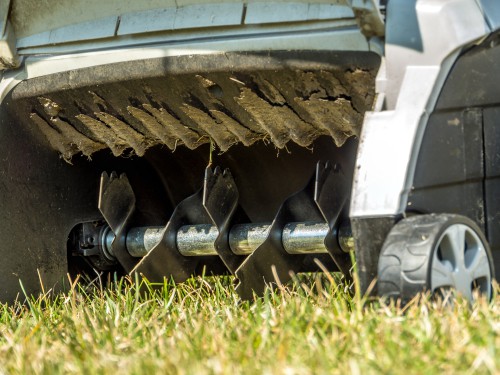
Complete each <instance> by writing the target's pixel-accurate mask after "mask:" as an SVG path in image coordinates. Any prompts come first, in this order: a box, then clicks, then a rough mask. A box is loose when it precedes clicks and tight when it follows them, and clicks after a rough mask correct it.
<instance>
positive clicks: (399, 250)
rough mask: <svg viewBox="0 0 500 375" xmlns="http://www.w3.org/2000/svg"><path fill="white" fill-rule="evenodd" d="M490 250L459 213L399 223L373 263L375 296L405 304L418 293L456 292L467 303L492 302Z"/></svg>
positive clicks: (484, 239) (472, 224) (412, 219)
mask: <svg viewBox="0 0 500 375" xmlns="http://www.w3.org/2000/svg"><path fill="white" fill-rule="evenodd" d="M494 274H495V273H494V270H493V262H492V256H491V251H490V248H489V246H488V243H487V241H486V238H485V237H484V235H483V234H482V232H481V230H480V229H479V227H478V226H477V225H476V224H475V223H474V222H473V221H472V220H470V219H468V218H466V217H463V216H460V215H450V214H431V215H419V216H413V217H409V218H406V219H403V220H401V221H400V222H399V223H397V224H396V225H395V226H394V227H393V228H392V229H391V231H390V232H389V235H388V236H387V238H386V240H385V242H384V245H383V247H382V251H381V253H380V258H379V262H378V283H377V286H378V294H379V295H380V296H388V297H391V298H394V299H401V300H402V301H403V302H407V301H409V300H410V299H412V298H413V297H414V296H415V295H416V294H417V293H419V292H422V291H431V292H432V293H436V292H443V291H445V290H448V289H455V290H456V291H458V292H459V293H461V294H462V295H463V296H464V297H465V298H467V299H468V300H469V301H472V300H473V296H474V291H475V290H478V291H479V292H480V293H481V294H484V295H485V296H486V297H487V298H491V295H492V286H491V281H492V278H493V275H494Z"/></svg>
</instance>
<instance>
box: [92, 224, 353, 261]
mask: <svg viewBox="0 0 500 375" xmlns="http://www.w3.org/2000/svg"><path fill="white" fill-rule="evenodd" d="M269 228H270V224H269V223H261V224H240V225H235V226H234V227H232V228H231V230H230V231H229V247H230V249H231V251H232V252H233V253H234V254H236V255H249V254H251V253H252V252H253V251H255V249H257V248H258V247H259V246H260V245H261V244H262V243H263V242H264V241H265V240H266V238H267V236H268V232H269ZM328 229H329V228H328V224H326V223H314V222H302V223H288V224H287V225H285V227H284V229H283V232H282V235H281V241H282V243H283V248H284V249H285V250H286V251H287V253H289V254H319V253H327V249H326V247H325V237H326V236H327V234H328ZM104 233H105V237H104V241H102V246H103V248H104V252H105V253H108V254H110V255H113V253H112V246H111V244H112V243H113V240H114V238H115V236H114V234H113V232H111V231H105V232H104ZM163 233H164V228H163V227H138V228H132V229H131V230H130V231H129V232H128V233H127V238H126V246H127V250H128V252H129V253H130V255H132V256H133V257H138V258H139V257H144V256H146V255H147V254H148V253H149V252H150V251H151V250H152V249H153V248H154V247H155V246H156V245H157V244H158V243H159V242H160V241H161V240H162V238H163ZM341 234H344V235H343V236H341ZM349 234H350V233H349V232H348V231H339V235H338V237H339V238H338V241H339V244H341V245H342V244H350V243H351V241H349V239H348V238H343V237H345V236H346V235H349ZM218 235H219V232H218V230H217V228H216V227H215V226H214V225H211V224H198V225H185V226H183V227H181V228H180V230H179V231H178V232H177V240H176V243H177V249H178V251H179V252H180V253H181V254H182V255H183V256H187V257H194V256H206V255H217V251H216V250H215V247H214V242H215V240H216V238H217V236H218ZM341 237H342V238H341ZM342 249H343V250H344V251H346V252H348V251H350V250H352V248H350V247H348V246H342Z"/></svg>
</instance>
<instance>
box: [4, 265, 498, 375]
mask: <svg viewBox="0 0 500 375" xmlns="http://www.w3.org/2000/svg"><path fill="white" fill-rule="evenodd" d="M349 289H350V288H349V286H347V285H345V284H344V283H342V281H340V280H337V279H334V278H332V276H330V275H308V276H304V277H302V278H301V279H299V280H296V281H295V282H294V283H293V284H292V285H291V286H288V287H286V288H285V287H278V288H276V289H275V290H273V291H271V290H269V291H268V292H267V293H266V294H265V296H264V297H263V298H261V299H257V300H256V301H255V302H251V303H250V302H241V301H239V299H238V297H237V295H236V293H235V291H234V287H233V284H232V279H231V278H229V277H224V278H196V279H192V280H190V281H188V282H186V283H184V284H181V285H177V286H176V285H173V284H168V283H167V284H165V285H164V286H163V287H161V288H159V289H156V290H153V289H152V288H150V287H148V286H147V285H145V284H142V285H140V283H138V282H137V281H130V280H129V281H121V282H118V283H115V284H114V286H113V287H111V288H101V287H99V286H97V287H95V288H91V289H89V288H88V287H87V289H84V288H83V287H81V286H78V285H77V284H75V286H74V288H73V290H72V291H71V292H69V293H66V294H60V295H52V294H51V293H50V292H47V293H46V294H45V295H44V296H41V297H38V298H31V299H29V302H28V303H27V304H24V305H20V304H16V305H11V306H7V305H3V306H1V311H0V317H1V323H0V332H1V338H0V373H4V374H11V373H25V374H31V373H34V374H57V373H69V374H71V373H87V374H94V373H103V374H135V373H166V374H239V373H244V374H255V373H264V374H321V373H324V374H337V373H338V374H346V373H352V374H370V373H380V374H391V373H393V374H398V373H403V374H408V375H409V374H454V373H485V374H487V373H500V296H498V292H499V288H498V286H496V287H495V292H496V293H495V297H494V298H493V301H492V302H487V301H485V300H479V301H477V302H476V303H475V304H474V305H473V306H472V307H469V305H468V304H467V302H465V301H463V300H460V299H458V300H455V302H454V303H453V304H452V305H451V306H450V304H447V305H443V303H441V302H439V301H437V302H436V301H432V300H430V299H429V298H428V296H425V295H424V296H420V297H419V298H418V299H416V300H414V301H413V302H412V303H410V304H409V305H407V306H406V307H405V308H401V307H398V306H395V305H394V304H390V303H387V302H386V301H382V300H366V299H364V298H361V297H360V296H359V294H354V296H352V293H350V291H349Z"/></svg>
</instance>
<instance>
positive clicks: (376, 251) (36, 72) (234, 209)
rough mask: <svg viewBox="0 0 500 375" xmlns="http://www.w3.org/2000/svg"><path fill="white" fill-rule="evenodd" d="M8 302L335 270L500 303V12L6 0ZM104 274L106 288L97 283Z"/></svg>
mask: <svg viewBox="0 0 500 375" xmlns="http://www.w3.org/2000/svg"><path fill="white" fill-rule="evenodd" d="M0 69H1V70H0V71H1V76H0V78H1V80H0V100H1V105H0V150H1V151H0V152H1V154H0V201H1V202H2V203H1V210H0V223H1V225H0V243H1V250H0V251H1V259H2V262H1V265H2V266H1V269H2V272H1V276H0V284H1V288H0V299H1V300H2V301H12V300H14V299H15V298H16V297H17V296H18V294H19V293H20V290H21V283H22V287H23V289H24V291H26V292H27V293H29V294H31V293H38V292H39V291H40V290H41V289H42V285H43V287H44V288H45V290H47V289H49V288H53V289H54V290H60V289H64V287H65V285H66V284H67V282H65V281H64V280H66V274H67V273H70V275H72V276H76V275H77V274H87V275H89V276H90V277H91V278H92V277H95V276H96V275H101V274H102V273H116V274H118V275H127V274H136V273H138V274H140V275H142V276H143V277H145V278H146V279H148V280H149V281H151V282H162V281H163V280H164V279H165V278H167V279H173V280H175V281H176V282H182V281H184V280H186V279H187V278H189V277H191V276H192V275H197V274H201V273H203V272H204V273H205V274H215V275H217V274H233V275H235V279H236V280H237V282H238V285H237V287H236V288H237V291H238V293H239V294H240V296H241V297H242V298H244V299H249V298H252V297H254V296H258V295H261V294H262V293H263V291H264V290H265V288H266V287H267V286H268V285H269V284H272V283H275V282H281V283H285V282H287V281H289V280H290V279H291V278H292V277H293V275H294V274H296V273H299V272H311V271H321V270H329V271H332V272H333V271H337V272H342V273H343V274H344V275H345V276H346V277H347V278H350V277H351V276H352V259H353V257H352V256H351V253H352V252H354V254H355V257H354V258H355V259H356V262H357V268H358V272H359V275H358V276H359V280H360V286H361V290H362V291H363V292H371V293H378V294H379V295H385V296H390V297H392V298H400V299H402V300H403V301H407V300H409V299H411V298H412V297H413V296H415V294H416V293H418V292H420V291H424V290H429V291H431V292H433V293H443V292H446V291H448V290H449V289H456V290H458V291H459V292H460V293H462V294H463V295H464V296H465V297H466V298H468V299H470V300H473V299H474V298H475V296H476V295H477V294H476V292H479V293H482V294H484V295H486V296H487V297H491V295H492V280H493V279H494V277H495V273H494V265H495V263H496V266H497V267H496V268H497V270H498V269H500V267H499V264H498V263H499V260H500V199H499V198H498V196H499V192H500V130H499V129H500V78H499V77H500V3H498V1H496V0H388V1H382V0H381V1H377V0H294V1H286V0H284V1H272V2H264V1H261V2H259V1H250V0H248V1H242V0H176V1H174V0H150V1H137V0H123V1H120V2H118V1H112V0H85V1H81V0H78V1H75V0H58V1H56V0H47V1H38V0H0ZM102 279H105V278H104V277H102Z"/></svg>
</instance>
